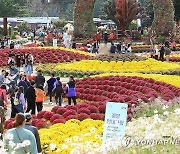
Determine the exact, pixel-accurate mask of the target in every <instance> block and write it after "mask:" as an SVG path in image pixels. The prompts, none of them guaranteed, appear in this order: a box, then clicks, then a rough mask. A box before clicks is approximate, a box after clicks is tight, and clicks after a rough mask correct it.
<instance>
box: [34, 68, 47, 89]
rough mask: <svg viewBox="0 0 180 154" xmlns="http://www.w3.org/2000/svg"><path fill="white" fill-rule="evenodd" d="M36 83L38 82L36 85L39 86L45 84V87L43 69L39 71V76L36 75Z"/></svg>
mask: <svg viewBox="0 0 180 154" xmlns="http://www.w3.org/2000/svg"><path fill="white" fill-rule="evenodd" d="M35 83H36V87H39V86H43V87H44V83H45V78H44V76H43V75H42V71H41V70H38V71H37V76H36V79H35Z"/></svg>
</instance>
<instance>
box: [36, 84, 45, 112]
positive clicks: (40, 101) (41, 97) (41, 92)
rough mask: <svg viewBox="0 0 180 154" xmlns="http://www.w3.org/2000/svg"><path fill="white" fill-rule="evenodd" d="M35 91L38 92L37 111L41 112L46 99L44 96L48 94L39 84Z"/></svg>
mask: <svg viewBox="0 0 180 154" xmlns="http://www.w3.org/2000/svg"><path fill="white" fill-rule="evenodd" d="M35 92H36V107H37V111H38V112H40V111H42V109H43V101H44V98H45V97H46V94H45V92H44V90H43V87H42V86H39V87H38V88H36V90H35Z"/></svg>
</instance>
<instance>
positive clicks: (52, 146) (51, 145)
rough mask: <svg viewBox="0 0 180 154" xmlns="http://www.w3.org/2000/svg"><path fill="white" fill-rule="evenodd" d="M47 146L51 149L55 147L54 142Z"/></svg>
mask: <svg viewBox="0 0 180 154" xmlns="http://www.w3.org/2000/svg"><path fill="white" fill-rule="evenodd" d="M49 146H50V149H51V150H52V151H54V150H55V149H56V144H53V143H51V144H50V145H49Z"/></svg>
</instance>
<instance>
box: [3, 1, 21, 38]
mask: <svg viewBox="0 0 180 154" xmlns="http://www.w3.org/2000/svg"><path fill="white" fill-rule="evenodd" d="M0 4H1V5H0V17H3V25H4V35H5V36H6V35H7V34H8V31H7V17H15V16H17V15H18V14H19V5H18V4H17V3H15V2H14V0H0Z"/></svg>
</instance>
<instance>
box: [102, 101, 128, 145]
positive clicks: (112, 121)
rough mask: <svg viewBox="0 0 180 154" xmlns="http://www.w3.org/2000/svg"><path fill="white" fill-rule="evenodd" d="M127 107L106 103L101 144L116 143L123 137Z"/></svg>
mask: <svg viewBox="0 0 180 154" xmlns="http://www.w3.org/2000/svg"><path fill="white" fill-rule="evenodd" d="M127 110H128V105H127V104H124V103H115V102H108V103H107V104H106V114H105V123H104V133H103V143H106V142H108V141H113V142H114V141H118V140H119V139H121V138H123V137H124V136H125V128H126V119H127Z"/></svg>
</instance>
